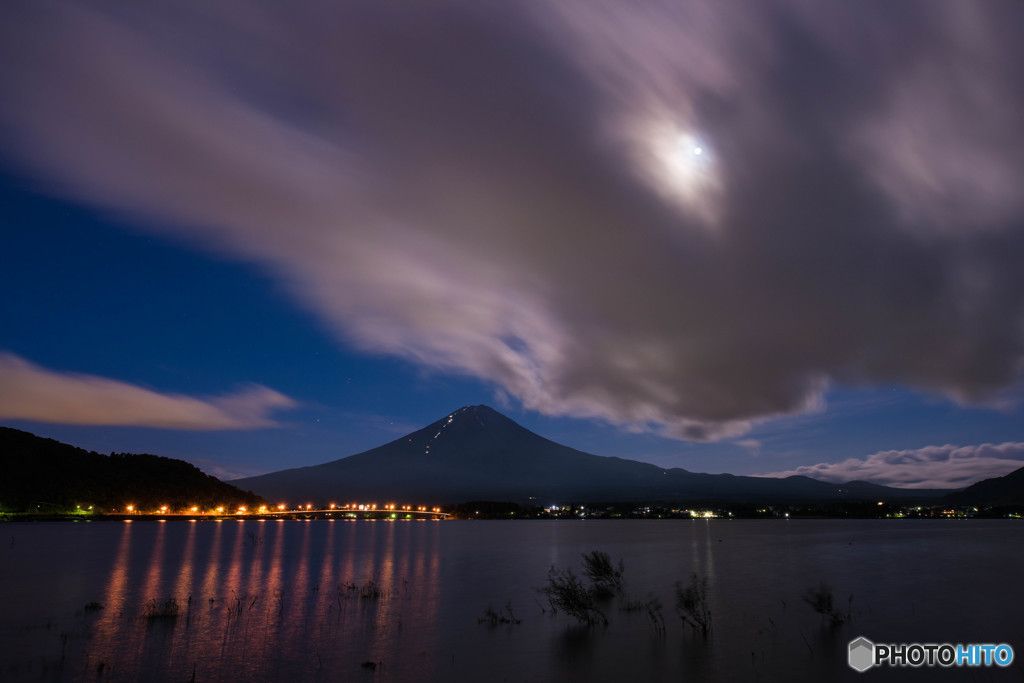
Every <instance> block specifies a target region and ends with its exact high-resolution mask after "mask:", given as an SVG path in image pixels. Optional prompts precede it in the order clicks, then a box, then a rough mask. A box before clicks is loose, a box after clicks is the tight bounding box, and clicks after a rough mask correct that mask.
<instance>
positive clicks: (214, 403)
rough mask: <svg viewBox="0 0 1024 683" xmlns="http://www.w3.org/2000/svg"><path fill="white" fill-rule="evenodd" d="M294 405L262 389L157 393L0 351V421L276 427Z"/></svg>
mask: <svg viewBox="0 0 1024 683" xmlns="http://www.w3.org/2000/svg"><path fill="white" fill-rule="evenodd" d="M296 405H297V404H296V402H295V401H294V400H292V399H290V398H288V397H287V396H284V395H283V394H280V393H278V392H276V391H273V390H272V389H268V388H266V387H262V386H256V385H252V386H248V387H246V388H244V389H242V390H241V391H238V392H236V393H233V394H227V395H224V396H216V397H208V398H195V397H191V396H182V395H180V394H162V393H159V392H156V391H153V390H151V389H146V388H143V387H140V386H136V385H134V384H128V383H126V382H119V381H117V380H113V379H107V378H104V377H96V376H95V375H82V374H72V373H61V372H55V371H53V370H48V369H46V368H41V367H39V366H38V365H34V364H32V363H30V362H28V361H26V360H24V359H22V358H20V357H18V356H15V355H13V354H10V353H0V419H5V420H28V421H32V422H50V423H61V424H73V425H120V426H134V427H161V428H166V429H186V430H218V429H255V428H261V427H276V426H277V423H276V422H275V421H274V420H273V419H271V417H270V415H271V413H272V412H274V411H276V410H283V409H288V408H294V407H295V406H296Z"/></svg>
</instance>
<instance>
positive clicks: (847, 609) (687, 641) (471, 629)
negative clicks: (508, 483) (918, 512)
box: [0, 520, 1024, 683]
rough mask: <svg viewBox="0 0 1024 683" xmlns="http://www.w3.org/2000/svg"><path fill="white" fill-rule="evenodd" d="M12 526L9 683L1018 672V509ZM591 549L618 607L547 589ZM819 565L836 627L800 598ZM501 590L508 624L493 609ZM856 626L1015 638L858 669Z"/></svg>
mask: <svg viewBox="0 0 1024 683" xmlns="http://www.w3.org/2000/svg"><path fill="white" fill-rule="evenodd" d="M0 532H2V534H3V535H2V536H0V554H2V559H0V586H2V587H3V589H2V590H3V609H2V611H0V680H4V681H77V680H82V681H85V680H88V681H136V680H145V681H175V682H178V683H184V682H185V681H190V680H193V681H197V682H202V681H232V680H239V681H349V680H352V681H449V680H451V681H506V680H507V681H623V680H645V681H648V680H649V681H660V680H664V681H668V680H674V681H678V680H689V681H705V680H706V681H717V680H732V681H803V680H807V681H831V680H849V681H859V680H868V679H870V680H893V681H897V680H898V681H904V680H916V681H923V680H929V681H930V680H978V681H988V680H1014V681H1019V680H1021V679H1022V678H1024V651H1022V650H1021V648H1022V647H1024V623H1022V619H1021V616H1022V611H1024V610H1022V608H1024V587H1022V579H1021V570H1022V569H1024V525H1022V524H1020V523H1019V522H1016V521H1013V520H967V521H940V520H842V521H831V520H626V521H612V520H585V521H573V520H559V521H555V520H537V521H342V520H336V521H332V520H262V521H257V520H247V521H236V520H227V521H221V522H217V521H210V520H207V521H193V522H189V521H184V520H180V521H178V520H176V521H168V522H166V523H165V522H157V521H134V522H50V523H47V522H38V523H7V524H4V525H2V526H0ZM592 550H601V551H604V552H607V553H608V554H609V555H610V556H611V558H612V559H613V560H614V561H616V562H617V561H618V560H619V559H620V558H621V559H622V561H623V563H624V568H625V571H624V574H623V578H624V591H623V593H622V594H621V595H618V596H615V597H612V598H610V599H607V600H603V601H600V602H598V603H597V606H598V608H599V609H600V610H601V612H603V613H604V615H605V616H606V618H607V620H608V624H607V625H600V624H599V625H594V626H585V625H579V624H577V623H576V621H575V620H574V619H572V618H571V617H569V616H567V615H566V614H565V613H563V612H560V613H558V614H553V613H552V611H551V609H550V606H549V605H548V603H547V601H546V599H545V597H544V596H543V595H541V594H540V593H539V592H538V589H539V588H541V587H543V586H545V585H546V584H547V581H548V570H549V568H550V567H552V566H555V567H558V568H562V569H568V568H572V569H573V571H574V572H575V573H576V574H577V575H580V574H581V571H582V563H581V554H583V553H587V552H590V551H592ZM694 573H696V574H697V575H699V576H701V577H707V592H706V596H707V604H708V607H709V609H710V613H711V617H712V627H711V630H710V632H709V633H708V634H707V635H706V636H705V635H702V634H700V633H698V632H696V631H695V629H694V628H692V627H691V626H688V625H684V624H683V623H682V620H681V619H680V617H679V615H678V614H677V612H676V609H675V603H676V595H675V593H676V591H675V585H676V583H677V582H681V585H682V586H684V587H685V586H686V585H688V584H689V582H690V579H691V577H692V575H693V574H694ZM822 583H824V584H827V586H828V587H829V588H830V589H831V593H832V595H833V597H834V603H833V604H834V607H835V609H836V611H837V612H839V613H840V615H841V616H842V617H844V619H845V620H844V621H843V622H842V623H840V624H837V625H835V624H832V623H831V622H830V621H829V620H828V619H826V618H825V617H823V616H822V615H820V614H819V613H817V612H816V611H815V610H814V609H812V607H811V606H810V605H809V604H808V603H807V602H806V601H805V600H804V599H803V596H804V595H805V594H806V593H807V591H808V589H812V588H816V587H818V586H820V585H821V584H822ZM171 601H173V602H171ZM641 603H645V604H644V605H641ZM658 604H660V610H659V609H658ZM507 605H508V606H511V613H509V612H508V611H507V610H506V606H507ZM175 608H176V609H175ZM487 608H491V609H492V610H493V612H494V613H495V614H496V615H498V616H499V617H505V618H507V619H508V620H509V621H510V622H511V623H496V624H492V623H490V622H489V620H487V619H486V618H485V610H487ZM629 608H632V609H629ZM513 617H514V620H518V623H515V621H514V620H513ZM846 617H848V618H846ZM499 621H500V620H499ZM858 636H865V637H867V638H868V639H870V640H872V641H874V642H876V643H913V642H919V643H946V642H949V643H965V644H966V643H1007V644H1009V645H1011V646H1013V648H1014V649H1015V651H1017V652H1018V653H1019V654H1018V658H1017V659H1016V660H1015V661H1014V662H1013V664H1011V665H1010V666H1009V667H1007V668H1005V669H998V668H994V667H993V668H971V669H967V668H964V669H955V668H953V669H929V668H918V669H912V668H875V669H872V670H871V671H868V672H867V673H864V674H860V673H857V672H855V671H853V670H852V669H850V668H849V667H848V666H847V645H848V643H849V642H850V641H851V640H852V639H854V638H856V637H858ZM865 677H867V678H865Z"/></svg>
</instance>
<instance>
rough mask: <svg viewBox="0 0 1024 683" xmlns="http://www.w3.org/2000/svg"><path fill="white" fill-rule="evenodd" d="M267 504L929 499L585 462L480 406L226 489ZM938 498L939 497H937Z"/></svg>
mask: <svg viewBox="0 0 1024 683" xmlns="http://www.w3.org/2000/svg"><path fill="white" fill-rule="evenodd" d="M232 483H234V484H236V485H238V486H242V487H244V488H247V489H252V490H253V491H255V492H257V493H259V494H260V495H261V496H264V497H266V498H268V499H270V500H272V501H275V500H284V501H289V502H301V501H303V500H309V501H311V502H321V503H326V502H336V503H338V504H343V503H347V502H353V501H367V500H373V501H376V502H379V503H383V502H385V501H410V502H412V501H425V502H431V503H458V502H463V501H466V500H482V499H483V500H510V501H531V500H532V502H534V503H535V504H548V503H554V502H559V501H568V500H586V501H628V500H637V501H640V500H664V501H688V500H692V501H723V502H725V501H740V500H742V501H756V502H766V503H767V502H781V501H801V500H855V499H879V500H881V499H889V500H892V499H895V498H927V497H929V495H933V494H934V493H935V492H930V491H902V490H899V489H889V488H886V487H884V486H877V485H875V484H869V483H865V482H852V483H850V484H844V485H842V486H839V485H835V484H827V483H825V482H820V481H815V480H813V479H809V478H807V477H789V478H787V479H768V478H759V477H738V476H733V475H729V474H697V473H693V472H688V471H686V470H684V469H679V468H672V469H664V468H661V467H657V466H655V465H651V464H648V463H642V462H637V461H634V460H624V459H622V458H614V457H601V456H597V455H591V454H589V453H584V452H582V451H578V450H576V449H573V448H569V447H568V446H563V445H561V444H557V443H555V442H553V441H550V440H548V439H545V438H544V437H541V436H538V435H537V434H534V433H533V432H531V431H529V430H528V429H525V428H524V427H522V426H520V425H518V424H516V423H515V422H514V421H512V420H510V419H509V418H507V417H505V416H504V415H502V414H500V413H498V412H496V411H494V410H493V409H491V408H489V407H487V406H469V407H465V408H460V409H459V410H457V411H455V412H453V413H451V414H449V415H447V416H445V417H443V418H442V419H440V420H438V421H437V422H434V423H433V424H431V425H428V426H427V427H425V428H423V429H420V430H419V431H416V432H413V433H412V434H409V435H407V436H404V437H402V438H400V439H396V440H395V441H392V442H390V443H388V444H385V445H383V446H379V447H377V448H374V449H371V450H369V451H365V452H363V453H359V454H357V455H352V456H349V457H347V458H342V459H340V460H335V461H332V462H328V463H324V464H322V465H315V466H312V467H302V468H297V469H290V470H283V471H280V472H273V473H270V474H264V475H260V476H257V477H249V478H246V479H239V480H236V481H234V482H232ZM941 493H945V492H941Z"/></svg>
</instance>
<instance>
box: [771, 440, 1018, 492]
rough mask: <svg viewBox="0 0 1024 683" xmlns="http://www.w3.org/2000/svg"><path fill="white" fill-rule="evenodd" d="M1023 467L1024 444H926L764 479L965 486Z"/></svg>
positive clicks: (909, 486)
mask: <svg viewBox="0 0 1024 683" xmlns="http://www.w3.org/2000/svg"><path fill="white" fill-rule="evenodd" d="M1020 467H1024V442H1006V443H1001V444H990V443H986V444H982V445H980V446H951V445H946V446H925V447H924V448H917V449H913V450H904V451H881V452H879V453H875V454H873V455H869V456H868V457H866V458H850V459H848V460H844V461H842V462H837V463H825V462H823V463H818V464H817V465H805V466H803V467H798V468H796V469H794V470H789V471H786V472H773V473H771V474H763V475H758V476H763V477H789V476H792V475H795V474H799V475H803V476H806V477H811V478H813V479H821V480H823V481H829V482H833V483H845V482H848V481H854V480H862V481H870V482H873V483H875V484H883V485H885V486H896V487H899V488H911V489H914V488H918V489H919V488H961V487H964V486H969V485H971V484H973V483H975V482H977V481H981V480H982V479H988V478H991V477H1001V476H1003V475H1005V474H1009V473H1010V472H1012V471H1014V470H1016V469H1018V468H1020Z"/></svg>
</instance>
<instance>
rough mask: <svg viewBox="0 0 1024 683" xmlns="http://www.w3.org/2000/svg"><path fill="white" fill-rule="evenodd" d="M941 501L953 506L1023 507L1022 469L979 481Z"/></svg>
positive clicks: (1023, 486)
mask: <svg viewBox="0 0 1024 683" xmlns="http://www.w3.org/2000/svg"><path fill="white" fill-rule="evenodd" d="M943 500H945V501H946V502H949V503H952V504H954V505H978V506H986V507H988V506H996V507H1018V506H1021V507H1024V467H1021V468H1020V469H1017V470H1014V471H1013V472H1010V473H1009V474H1007V475H1004V476H1002V477H993V478H992V479H984V480H982V481H979V482H978V483H976V484H972V485H971V486H968V487H967V488H966V489H964V490H963V491H956V492H955V493H951V494H949V495H948V496H946V497H945V498H944V499H943Z"/></svg>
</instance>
